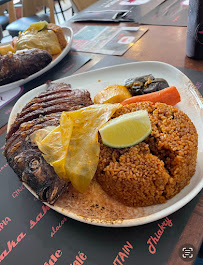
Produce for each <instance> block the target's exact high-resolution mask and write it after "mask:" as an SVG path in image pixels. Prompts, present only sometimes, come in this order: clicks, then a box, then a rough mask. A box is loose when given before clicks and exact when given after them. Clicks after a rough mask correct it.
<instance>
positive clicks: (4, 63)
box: [0, 49, 52, 86]
mask: <svg viewBox="0 0 203 265" xmlns="http://www.w3.org/2000/svg"><path fill="white" fill-rule="evenodd" d="M51 61H52V56H51V54H50V53H48V52H47V51H45V50H40V49H29V50H26V51H22V52H21V53H19V54H15V53H14V54H7V55H4V56H1V57H0V85H1V86H2V85H6V84H9V83H12V82H15V81H18V80H20V79H23V78H26V77H28V76H30V75H32V74H34V73H36V72H38V71H39V70H41V69H43V68H44V67H45V66H47V65H48V64H49V63H50V62H51Z"/></svg>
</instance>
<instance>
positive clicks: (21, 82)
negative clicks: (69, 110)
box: [0, 27, 73, 93]
mask: <svg viewBox="0 0 203 265" xmlns="http://www.w3.org/2000/svg"><path fill="white" fill-rule="evenodd" d="M61 28H62V30H63V32H64V34H65V33H66V31H67V30H68V31H69V33H70V34H69V35H68V34H65V38H66V41H68V44H67V45H66V47H65V48H64V49H63V51H62V52H61V53H60V54H59V55H58V56H57V57H56V58H55V59H54V60H53V61H51V62H50V63H49V64H48V65H46V66H45V67H44V68H43V69H41V70H39V71H37V72H36V73H34V74H32V75H30V76H28V77H26V78H22V79H20V80H17V81H15V82H12V83H9V84H5V85H2V86H0V93H3V92H7V91H9V90H11V89H14V88H16V87H19V86H22V85H24V84H26V83H27V82H29V81H32V80H33V79H35V78H37V77H39V76H40V75H42V74H44V73H46V72H47V71H49V70H50V69H52V68H53V67H54V66H55V65H57V64H58V63H59V62H60V61H61V60H62V59H63V58H64V57H65V56H66V55H67V54H68V52H69V51H70V49H71V46H72V42H73V30H72V28H71V27H61ZM9 43H10V42H9ZM4 44H5V43H4Z"/></svg>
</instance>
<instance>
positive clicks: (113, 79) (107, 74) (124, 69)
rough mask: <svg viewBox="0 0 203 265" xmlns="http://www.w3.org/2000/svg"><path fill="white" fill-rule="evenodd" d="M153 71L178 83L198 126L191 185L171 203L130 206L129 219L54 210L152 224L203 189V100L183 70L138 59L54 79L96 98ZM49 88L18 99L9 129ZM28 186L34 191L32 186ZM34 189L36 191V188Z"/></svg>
mask: <svg viewBox="0 0 203 265" xmlns="http://www.w3.org/2000/svg"><path fill="white" fill-rule="evenodd" d="M150 73H151V74H153V75H154V76H156V77H160V78H165V79H166V80H167V81H168V83H169V85H170V86H171V85H174V86H176V87H177V89H178V91H179V93H180V95H181V102H180V103H178V104H177V107H178V108H179V109H181V110H183V111H184V112H185V113H186V114H187V115H188V116H189V117H190V118H191V120H192V121H193V123H194V124H195V126H196V128H197V131H198V134H199V144H198V162H197V168H196V173H195V175H194V176H193V177H192V179H191V181H190V184H189V185H188V186H186V187H185V188H184V189H183V190H182V191H181V192H180V193H179V194H177V195H176V196H175V197H173V198H172V199H170V200H168V201H167V203H164V204H159V205H154V206H148V207H138V208H136V210H135V209H134V208H130V207H128V210H129V211H132V213H133V214H134V216H133V217H132V218H130V219H127V220H114V221H106V220H101V219H99V218H93V217H87V216H86V217H84V216H81V215H77V214H76V213H75V212H74V211H71V210H70V209H67V208H64V207H61V206H60V203H58V202H57V203H56V204H55V205H54V206H50V207H51V208H52V209H54V210H56V211H57V212H59V213H62V214H64V215H66V216H68V217H70V218H73V219H75V220H78V221H81V222H85V223H90V224H94V225H99V226H116V227H126V226H136V225H141V224H145V223H149V222H152V221H155V220H158V219H161V218H163V217H165V216H167V215H169V214H172V213H173V212H175V211H177V210H179V209H180V208H181V207H183V206H184V205H186V204H187V203H188V202H189V201H191V200H192V199H193V198H194V197H195V196H196V195H197V194H198V193H199V192H200V191H201V189H202V187H203V163H202V161H203V137H202V134H203V100H202V97H201V95H200V94H199V92H198V91H197V89H196V88H195V86H194V85H193V83H192V82H191V81H190V80H189V79H188V77H187V76H185V75H184V74H183V73H182V72H181V71H179V70H178V69H176V68H175V67H173V66H171V65H168V64H166V63H162V62H136V63H130V64H125V65H118V66H113V67H106V68H103V69H99V70H95V71H90V72H87V73H83V74H77V75H74V76H70V77H66V78H63V79H59V80H56V81H54V82H55V83H59V82H66V83H70V84H71V85H72V87H73V88H79V89H88V90H89V91H90V93H91V96H92V98H93V97H94V96H95V95H96V94H97V93H98V91H100V90H101V89H102V88H104V87H106V86H107V85H110V84H123V83H124V80H125V79H127V78H130V77H135V76H141V75H144V74H150ZM45 89H46V85H42V86H40V87H37V88H35V89H33V90H31V91H30V92H28V93H27V94H25V95H23V96H22V97H21V98H20V99H19V100H18V101H17V103H16V104H15V106H14V108H13V110H12V112H11V115H10V118H9V122H8V128H9V127H10V125H11V124H12V122H13V120H14V119H15V117H16V114H17V113H18V112H20V111H21V109H22V108H23V107H24V106H25V104H26V103H27V102H29V101H30V100H31V99H32V98H33V97H35V96H37V95H38V94H39V93H41V92H42V91H44V90H45ZM27 188H28V189H29V190H30V188H29V187H27ZM30 191H31V190H30ZM31 192H32V193H33V191H31ZM33 194H34V193H33ZM34 195H35V194H34ZM131 209H132V210H131ZM138 210H139V211H138ZM138 213H139V214H138Z"/></svg>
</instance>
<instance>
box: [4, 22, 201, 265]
mask: <svg viewBox="0 0 203 265" xmlns="http://www.w3.org/2000/svg"><path fill="white" fill-rule="evenodd" d="M84 25H103V24H101V23H70V22H67V23H66V26H71V27H72V29H73V31H74V32H76V31H78V30H79V29H80V28H82V27H83V26H84ZM105 25H113V26H135V24H133V23H120V24H119V23H118V24H117V23H115V24H112V23H105ZM143 26H144V25H143ZM146 27H148V29H149V30H148V32H147V33H146V34H144V36H142V37H141V38H140V39H139V40H138V41H137V42H136V43H135V44H134V45H133V46H132V47H131V48H130V49H129V50H128V51H127V52H126V53H125V54H124V55H123V56H122V57H124V58H128V59H131V60H133V59H134V60H139V61H161V62H165V63H169V64H171V65H173V66H176V67H186V68H190V69H194V70H199V71H203V60H193V59H190V58H188V57H187V56H186V53H185V43H186V35H187V28H186V27H172V26H152V25H147V26H146ZM72 53H73V54H80V55H90V53H82V52H80V53H77V52H72ZM91 56H92V60H91V61H90V62H88V63H87V64H85V65H84V66H83V67H81V68H80V69H79V70H78V71H77V72H76V73H82V72H85V71H87V70H89V69H90V68H91V67H93V66H94V65H95V64H96V63H98V62H99V61H100V60H101V59H103V58H104V57H105V55H101V54H91ZM5 131H6V126H4V127H2V128H0V134H2V133H4V132H5ZM202 223H203V194H202V196H201V197H200V200H199V202H198V204H197V205H196V207H195V209H194V211H193V213H192V215H191V217H190V219H189V221H188V223H187V225H186V226H185V228H184V230H183V233H182V234H181V236H180V238H179V241H178V243H177V245H176V246H175V247H174V251H173V252H172V255H171V256H170V259H169V261H168V265H174V264H179V265H182V264H185V262H184V261H182V260H181V259H180V257H179V255H178V249H179V247H180V246H181V245H183V244H185V243H186V242H187V239H188V238H189V239H190V241H192V242H193V245H194V246H195V247H196V249H199V248H200V245H201V243H202V238H203V233H202ZM187 264H188V265H189V264H193V262H187Z"/></svg>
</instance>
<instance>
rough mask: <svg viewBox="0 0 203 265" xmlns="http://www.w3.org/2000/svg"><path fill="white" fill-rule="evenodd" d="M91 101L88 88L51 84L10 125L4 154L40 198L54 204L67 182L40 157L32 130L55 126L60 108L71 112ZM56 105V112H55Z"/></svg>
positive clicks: (21, 178) (19, 175)
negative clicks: (62, 101)
mask: <svg viewBox="0 0 203 265" xmlns="http://www.w3.org/2000/svg"><path fill="white" fill-rule="evenodd" d="M56 91H57V92H56ZM64 93H65V97H64ZM50 95H51V101H52V103H53V104H52V106H51V109H50V102H49V100H47V99H48V98H50ZM63 97H64V102H65V103H62V104H61V106H60V104H58V101H57V99H61V98H63ZM55 99H56V100H55ZM60 102H61V101H60ZM36 103H39V105H37V104H36ZM42 103H43V104H42ZM92 104H93V102H92V100H91V98H90V94H89V92H88V91H85V90H80V89H70V85H67V84H64V83H60V84H55V83H51V84H49V85H48V89H47V91H45V92H43V93H41V94H40V95H39V96H38V97H35V98H34V99H32V100H31V101H30V102H29V103H28V104H26V106H25V107H24V108H23V110H22V112H21V113H19V114H18V115H17V117H16V119H15V121H14V122H13V124H12V125H11V128H10V130H9V132H8V133H7V137H6V144H5V149H4V155H5V157H6V159H7V162H8V164H9V166H10V167H11V168H12V169H13V170H14V172H15V173H16V174H17V176H18V177H19V179H20V180H21V181H22V182H24V183H26V184H27V185H28V186H29V187H30V188H31V189H32V190H33V191H34V192H35V193H36V194H37V195H38V197H39V199H40V200H41V201H44V202H48V203H49V204H54V203H55V202H56V200H57V199H58V198H59V197H60V195H61V194H62V193H63V192H64V191H65V190H66V189H67V186H68V184H69V183H68V182H67V181H65V180H64V179H61V178H59V177H58V175H57V174H56V173H55V171H54V169H53V167H52V166H51V165H50V164H48V163H47V162H46V161H45V159H44V158H43V154H42V153H41V152H40V150H39V149H38V147H37V145H36V144H35V143H33V142H32V141H31V138H30V136H31V135H32V133H33V132H34V131H36V130H39V129H42V128H44V127H47V126H58V125H59V123H60V115H61V113H62V111H64V110H65V111H72V110H76V109H80V108H82V107H87V106H89V105H92ZM42 105H43V107H42ZM32 106H34V107H32ZM55 106H57V111H54V107H55ZM27 109H29V111H27ZM51 110H53V111H52V112H51ZM28 114H29V115H28ZM25 117H28V118H25ZM19 121H20V122H19Z"/></svg>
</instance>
